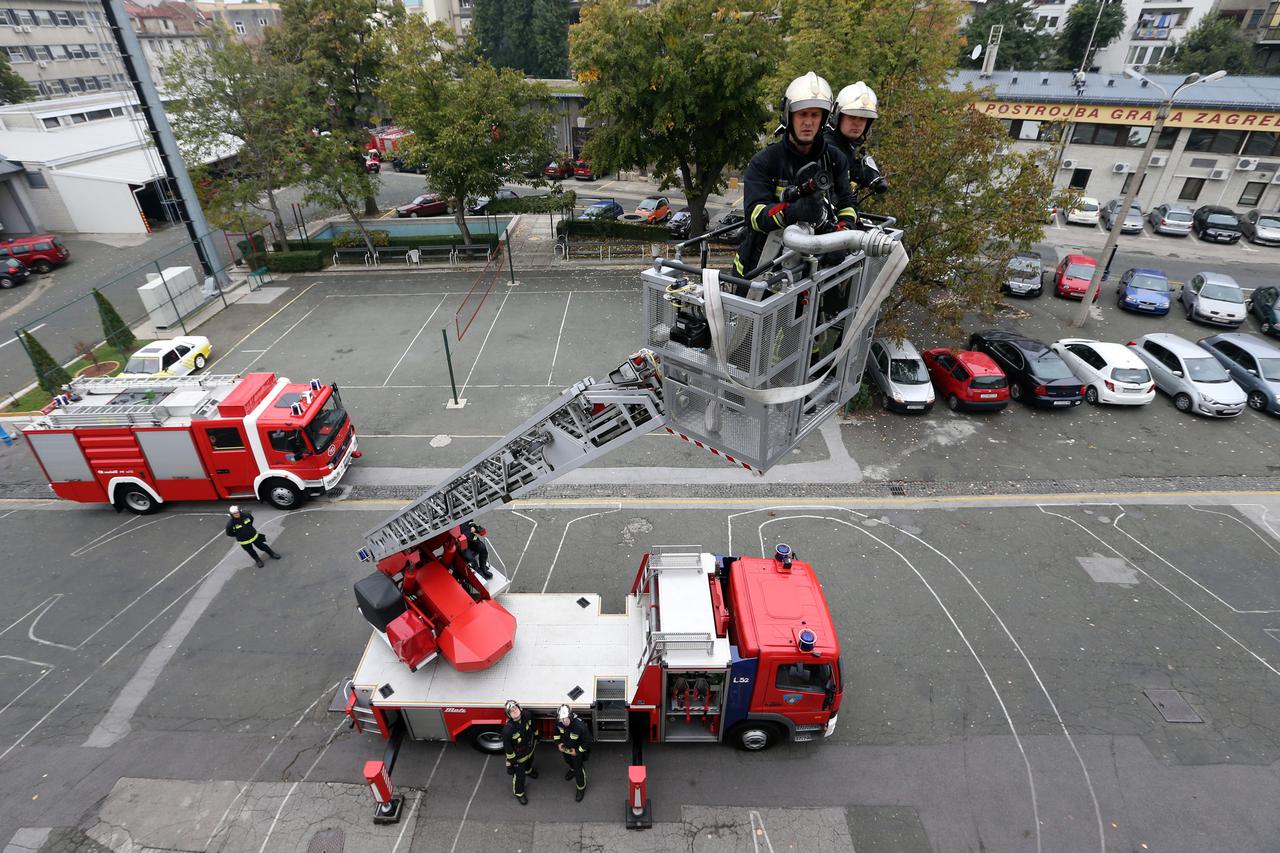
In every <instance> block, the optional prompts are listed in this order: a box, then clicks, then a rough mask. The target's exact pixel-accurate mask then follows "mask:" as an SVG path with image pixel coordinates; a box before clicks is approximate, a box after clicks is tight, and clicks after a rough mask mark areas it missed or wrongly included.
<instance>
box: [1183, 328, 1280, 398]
mask: <svg viewBox="0 0 1280 853" xmlns="http://www.w3.org/2000/svg"><path fill="white" fill-rule="evenodd" d="M1197 343H1199V344H1200V346H1202V347H1204V348H1205V349H1207V350H1208V351H1209V352H1211V353H1213V355H1214V357H1215V358H1217V359H1218V362H1219V363H1220V364H1221V365H1222V366H1223V367H1225V368H1226V369H1227V373H1229V374H1231V379H1232V381H1234V382H1235V383H1236V384H1237V385H1239V386H1240V387H1241V388H1242V389H1243V390H1244V393H1245V396H1246V398H1247V399H1248V401H1249V408H1251V409H1253V410H1254V411H1258V412H1270V413H1271V414H1273V415H1280V347H1277V346H1276V345H1275V344H1273V343H1271V342H1269V341H1261V340H1258V339H1257V338H1255V337H1253V336H1252V335H1242V334H1240V333H1239V332H1225V333H1223V334H1221V335H1210V336H1209V337H1207V338H1201V339H1200V340H1199V341H1197Z"/></svg>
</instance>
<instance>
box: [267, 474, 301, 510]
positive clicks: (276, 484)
mask: <svg viewBox="0 0 1280 853" xmlns="http://www.w3.org/2000/svg"><path fill="white" fill-rule="evenodd" d="M259 493H260V494H261V495H262V499H263V500H264V501H266V502H267V503H269V504H271V505H272V506H273V507H275V508H276V509H297V508H298V507H300V506H302V501H303V495H302V492H301V491H300V490H299V489H298V487H297V486H295V485H294V484H293V483H290V482H289V481H288V480H281V479H272V480H267V481H266V482H264V483H263V484H262V487H261V488H260V489H259Z"/></svg>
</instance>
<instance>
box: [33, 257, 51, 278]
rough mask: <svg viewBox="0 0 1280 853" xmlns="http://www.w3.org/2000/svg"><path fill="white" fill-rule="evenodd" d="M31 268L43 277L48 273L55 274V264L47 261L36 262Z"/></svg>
mask: <svg viewBox="0 0 1280 853" xmlns="http://www.w3.org/2000/svg"><path fill="white" fill-rule="evenodd" d="M31 268H32V269H33V270H35V271H36V272H38V273H40V274H41V275H44V274H45V273H48V272H53V264H51V263H49V262H48V261H45V260H39V261H36V262H35V263H33V264H32V265H31Z"/></svg>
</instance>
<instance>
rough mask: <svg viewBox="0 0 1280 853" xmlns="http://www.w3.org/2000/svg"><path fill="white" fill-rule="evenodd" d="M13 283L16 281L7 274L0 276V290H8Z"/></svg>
mask: <svg viewBox="0 0 1280 853" xmlns="http://www.w3.org/2000/svg"><path fill="white" fill-rule="evenodd" d="M15 284H17V282H16V281H14V280H13V279H11V278H9V276H7V275H6V276H3V277H0V290H8V289H9V288H11V287H13V286H14V285H15Z"/></svg>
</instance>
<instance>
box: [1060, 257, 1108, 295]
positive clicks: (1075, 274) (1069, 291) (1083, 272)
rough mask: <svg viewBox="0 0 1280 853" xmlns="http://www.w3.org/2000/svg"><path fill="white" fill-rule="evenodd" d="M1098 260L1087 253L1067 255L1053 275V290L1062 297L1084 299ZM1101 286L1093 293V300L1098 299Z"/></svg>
mask: <svg viewBox="0 0 1280 853" xmlns="http://www.w3.org/2000/svg"><path fill="white" fill-rule="evenodd" d="M1097 268H1098V262H1097V261H1095V260H1094V259H1093V258H1091V257H1089V256H1088V255H1067V256H1066V257H1065V258H1063V259H1062V261H1061V262H1060V263H1059V264H1058V271H1057V273H1055V274H1054V277H1053V292H1054V294H1055V295H1057V296H1061V297H1062V298H1063V299H1084V295H1085V294H1086V293H1088V292H1089V283H1090V282H1091V281H1093V271H1094V270H1095V269H1097ZM1101 293H1102V288H1101V287H1099V288H1098V292H1097V293H1095V294H1093V301H1094V302H1097V301H1098V296H1099V295H1100V294H1101Z"/></svg>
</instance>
